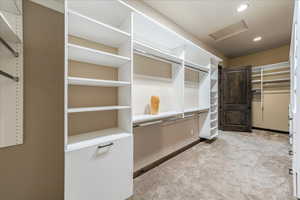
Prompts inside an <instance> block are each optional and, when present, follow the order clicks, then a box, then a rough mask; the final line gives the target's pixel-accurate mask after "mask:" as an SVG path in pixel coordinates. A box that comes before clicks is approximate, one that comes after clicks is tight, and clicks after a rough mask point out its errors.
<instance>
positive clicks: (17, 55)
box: [0, 37, 19, 57]
mask: <svg viewBox="0 0 300 200" xmlns="http://www.w3.org/2000/svg"><path fill="white" fill-rule="evenodd" d="M0 42H1V43H2V44H3V45H4V46H5V47H6V48H7V49H8V50H9V51H10V52H11V53H12V54H13V55H14V56H15V57H19V53H18V52H16V51H15V50H14V49H13V48H12V47H11V46H10V45H9V44H8V43H7V42H6V41H5V40H4V39H3V38H1V37H0Z"/></svg>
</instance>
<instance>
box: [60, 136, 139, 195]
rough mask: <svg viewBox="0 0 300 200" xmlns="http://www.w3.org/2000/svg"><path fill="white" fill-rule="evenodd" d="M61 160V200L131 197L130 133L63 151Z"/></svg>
mask: <svg viewBox="0 0 300 200" xmlns="http://www.w3.org/2000/svg"><path fill="white" fill-rule="evenodd" d="M65 159H66V162H65V163H66V166H65V167H66V182H68V184H66V188H65V189H66V197H65V200H100V199H103V200H120V199H127V198H129V197H130V196H131V194H132V188H133V181H132V171H133V162H132V160H133V140H132V136H131V135H127V136H125V137H121V138H119V139H116V140H111V141H108V142H105V143H99V144H98V145H94V146H91V147H87V148H83V149H80V150H75V151H71V152H67V153H66V158H65Z"/></svg>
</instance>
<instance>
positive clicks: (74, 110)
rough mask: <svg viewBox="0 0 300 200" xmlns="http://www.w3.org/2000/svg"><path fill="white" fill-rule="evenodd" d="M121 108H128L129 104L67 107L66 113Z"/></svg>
mask: <svg viewBox="0 0 300 200" xmlns="http://www.w3.org/2000/svg"><path fill="white" fill-rule="evenodd" d="M123 109H130V106H100V107H80V108H69V109H68V113H80V112H97V111H107V110H123Z"/></svg>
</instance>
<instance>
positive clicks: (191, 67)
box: [184, 64, 208, 73]
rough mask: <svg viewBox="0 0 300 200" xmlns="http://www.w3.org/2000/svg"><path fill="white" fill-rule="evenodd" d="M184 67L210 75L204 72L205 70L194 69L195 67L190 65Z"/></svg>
mask: <svg viewBox="0 0 300 200" xmlns="http://www.w3.org/2000/svg"><path fill="white" fill-rule="evenodd" d="M184 66H186V67H188V68H190V69H191V70H194V71H197V72H199V71H201V72H204V73H208V71H205V70H203V69H198V68H196V67H193V66H190V65H188V64H184Z"/></svg>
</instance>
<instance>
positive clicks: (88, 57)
mask: <svg viewBox="0 0 300 200" xmlns="http://www.w3.org/2000/svg"><path fill="white" fill-rule="evenodd" d="M68 47H69V50H68V52H69V54H68V55H69V59H71V60H75V61H79V62H86V63H91V64H96V65H104V66H111V67H121V66H123V65H125V64H126V63H127V62H129V61H130V58H128V57H124V56H119V55H115V54H112V53H107V52H104V51H99V50H95V49H91V48H86V47H82V46H79V45H75V44H68Z"/></svg>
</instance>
